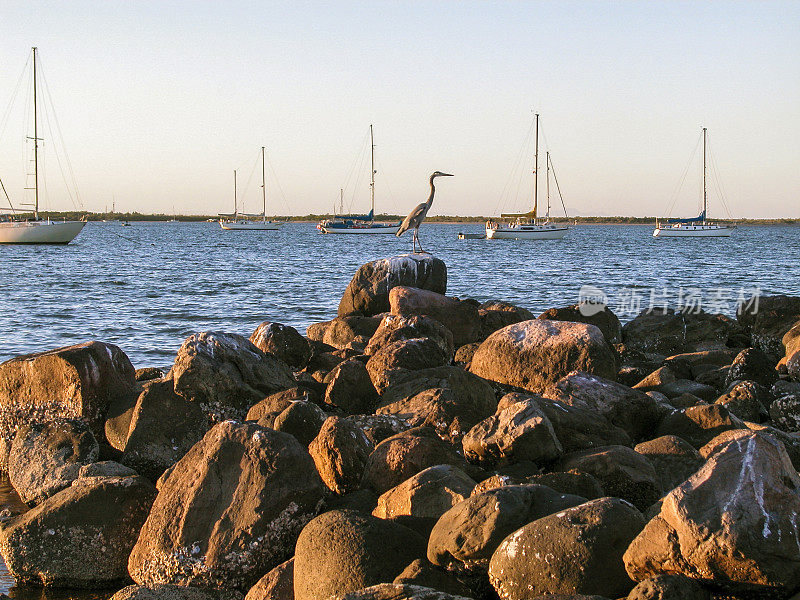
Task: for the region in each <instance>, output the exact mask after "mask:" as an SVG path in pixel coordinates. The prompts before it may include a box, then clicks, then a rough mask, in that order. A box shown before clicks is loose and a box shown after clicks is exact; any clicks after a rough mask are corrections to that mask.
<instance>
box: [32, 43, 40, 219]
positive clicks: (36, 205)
mask: <svg viewBox="0 0 800 600" xmlns="http://www.w3.org/2000/svg"><path fill="white" fill-rule="evenodd" d="M37 113H38V111H37V110H36V46H34V47H33V195H34V208H33V217H34V219H36V220H37V221H38V220H39V121H38V114H37Z"/></svg>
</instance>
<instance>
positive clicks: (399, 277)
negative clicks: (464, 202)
mask: <svg viewBox="0 0 800 600" xmlns="http://www.w3.org/2000/svg"><path fill="white" fill-rule="evenodd" d="M399 285H402V286H410V287H415V288H419V289H423V290H430V291H432V292H436V293H437V294H445V293H446V292H447V267H446V266H445V264H444V262H442V261H441V260H439V259H438V258H435V257H433V256H430V255H423V254H403V255H400V256H393V257H392V258H386V259H382V260H376V261H373V262H369V263H366V264H364V265H362V266H361V267H360V268H359V269H358V271H357V272H356V274H355V275H354V276H353V279H352V280H351V281H350V283H349V284H348V286H347V289H346V290H345V292H344V295H343V296H342V300H341V302H339V316H340V317H343V316H345V315H349V314H352V313H360V314H363V315H368V316H369V315H377V314H380V313H383V312H388V311H389V292H390V290H391V289H392V288H394V287H396V286H399Z"/></svg>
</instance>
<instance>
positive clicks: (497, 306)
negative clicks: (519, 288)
mask: <svg viewBox="0 0 800 600" xmlns="http://www.w3.org/2000/svg"><path fill="white" fill-rule="evenodd" d="M478 316H479V317H480V319H481V325H482V334H481V339H486V338H487V337H489V336H490V335H491V334H493V333H494V332H495V331H497V330H498V329H502V328H503V327H508V326H509V325H513V324H514V323H519V322H521V321H530V320H531V319H533V318H534V316H533V313H532V312H531V311H529V310H528V309H526V308H522V307H520V306H515V305H514V304H510V303H508V302H503V301H502V300H488V301H486V302H484V303H483V304H481V306H480V308H479V309H478Z"/></svg>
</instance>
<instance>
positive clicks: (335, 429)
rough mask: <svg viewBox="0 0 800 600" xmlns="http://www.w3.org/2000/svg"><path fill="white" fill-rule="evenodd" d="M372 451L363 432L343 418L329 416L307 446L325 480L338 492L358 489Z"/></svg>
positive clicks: (371, 446) (350, 420) (330, 488)
mask: <svg viewBox="0 0 800 600" xmlns="http://www.w3.org/2000/svg"><path fill="white" fill-rule="evenodd" d="M372 450H373V445H372V443H371V442H370V441H369V439H368V438H367V436H366V435H365V434H364V432H363V431H362V430H361V429H360V428H359V427H358V426H357V425H356V424H355V423H354V422H353V421H352V419H349V418H343V417H328V418H327V419H326V420H325V422H324V423H323V424H322V428H321V429H320V432H319V434H317V437H315V438H314V439H313V440H312V441H311V443H310V444H309V446H308V451H309V453H310V454H311V458H312V459H314V464H315V465H316V466H317V471H318V472H319V475H320V477H321V478H322V481H323V483H325V485H326V486H327V487H328V489H329V490H331V491H332V492H333V493H334V494H339V495H343V494H346V493H348V492H354V491H356V490H357V489H358V487H359V485H360V484H361V477H362V476H363V475H364V466H365V465H366V464H367V459H368V458H369V455H370V453H371V452H372Z"/></svg>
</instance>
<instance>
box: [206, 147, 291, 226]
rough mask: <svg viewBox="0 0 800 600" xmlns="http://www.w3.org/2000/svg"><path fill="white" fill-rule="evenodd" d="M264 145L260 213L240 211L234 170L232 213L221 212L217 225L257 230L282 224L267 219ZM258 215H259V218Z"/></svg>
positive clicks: (262, 150)
mask: <svg viewBox="0 0 800 600" xmlns="http://www.w3.org/2000/svg"><path fill="white" fill-rule="evenodd" d="M264 152H265V149H264V146H261V200H262V203H263V210H262V212H261V214H260V215H248V214H245V213H240V212H239V209H238V206H239V205H238V198H237V192H236V170H235V169H234V171H233V213H232V214H221V215H219V216H220V220H219V226H220V227H222V228H223V229H227V230H234V231H237V230H258V231H277V230H278V229H280V228H281V225H283V222H282V221H267V185H266V170H265V168H264V162H265V158H264ZM259 217H261V218H260V219H259Z"/></svg>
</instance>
